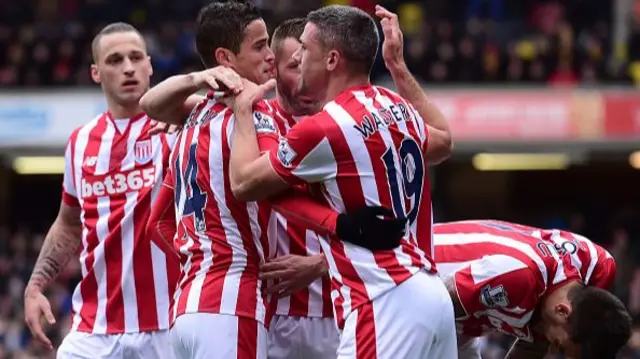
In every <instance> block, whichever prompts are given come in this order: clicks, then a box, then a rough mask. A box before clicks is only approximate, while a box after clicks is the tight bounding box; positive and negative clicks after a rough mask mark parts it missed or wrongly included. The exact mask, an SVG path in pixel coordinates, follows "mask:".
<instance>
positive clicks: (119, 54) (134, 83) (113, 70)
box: [91, 31, 153, 106]
mask: <svg viewBox="0 0 640 359" xmlns="http://www.w3.org/2000/svg"><path fill="white" fill-rule="evenodd" d="M96 57H97V58H96V59H95V60H96V63H95V64H93V65H92V66H91V77H92V78H93V81H95V82H96V83H99V84H100V85H101V86H102V89H103V90H104V93H105V95H106V96H107V97H108V98H110V99H111V100H113V101H114V102H115V103H117V104H119V105H121V106H137V105H138V101H139V100H140V98H141V97H142V95H143V94H144V93H145V92H146V91H147V90H148V89H149V83H150V80H151V75H152V74H153V70H152V68H151V59H150V58H149V56H148V55H147V49H146V46H145V43H144V40H143V39H142V38H141V37H140V35H139V34H138V33H136V32H133V31H127V32H117V33H113V34H107V35H102V37H101V38H100V39H99V42H98V44H97V47H96Z"/></svg>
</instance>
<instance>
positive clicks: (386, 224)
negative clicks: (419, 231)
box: [336, 206, 407, 251]
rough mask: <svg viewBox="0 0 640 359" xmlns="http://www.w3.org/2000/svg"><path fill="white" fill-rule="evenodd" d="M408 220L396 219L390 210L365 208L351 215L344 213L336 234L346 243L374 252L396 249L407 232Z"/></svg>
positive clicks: (376, 207)
mask: <svg viewBox="0 0 640 359" xmlns="http://www.w3.org/2000/svg"><path fill="white" fill-rule="evenodd" d="M406 225H407V220H406V219H404V218H395V216H394V214H393V211H391V210H390V209H388V208H385V207H380V206H373V207H363V208H360V209H359V210H357V211H352V212H350V213H342V214H340V215H339V216H338V222H337V223H336V234H337V235H338V238H340V239H341V240H343V241H345V242H349V243H353V244H355V245H358V246H361V247H364V248H367V249H369V250H372V251H379V250H389V249H394V248H396V247H398V246H399V245H400V241H401V240H402V238H403V237H404V235H405V232H406Z"/></svg>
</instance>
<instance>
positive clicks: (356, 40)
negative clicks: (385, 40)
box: [307, 5, 380, 74]
mask: <svg viewBox="0 0 640 359" xmlns="http://www.w3.org/2000/svg"><path fill="white" fill-rule="evenodd" d="M307 21H308V22H310V23H312V24H314V25H315V26H316V27H317V28H318V33H319V36H318V40H319V41H320V42H321V44H322V45H324V46H325V47H327V48H333V49H336V50H338V51H339V52H340V53H341V55H342V57H344V58H345V59H347V61H348V62H349V63H350V69H351V70H352V71H359V72H363V73H367V74H368V73H369V72H371V68H372V66H373V62H374V61H375V59H376V55H377V54H378V47H379V46H380V34H379V33H378V28H377V26H376V23H375V21H373V18H371V16H369V15H368V14H367V13H366V12H364V11H362V10H360V9H358V8H355V7H351V6H343V5H331V6H325V7H323V8H320V9H318V10H315V11H312V12H310V13H309V15H307Z"/></svg>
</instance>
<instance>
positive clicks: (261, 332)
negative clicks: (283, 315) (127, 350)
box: [171, 313, 267, 359]
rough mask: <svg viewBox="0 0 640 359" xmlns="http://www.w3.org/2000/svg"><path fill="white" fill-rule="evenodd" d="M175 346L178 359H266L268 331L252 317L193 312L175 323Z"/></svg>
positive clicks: (173, 329) (172, 338) (180, 317)
mask: <svg viewBox="0 0 640 359" xmlns="http://www.w3.org/2000/svg"><path fill="white" fill-rule="evenodd" d="M171 344H172V345H173V350H174V352H175V356H176V358H177V359H266V358H267V329H266V328H265V327H264V325H263V324H262V323H260V322H258V321H257V320H255V319H251V318H246V317H237V316H234V315H226V314H214V313H189V314H183V315H181V316H179V317H178V318H177V319H176V322H175V323H174V324H173V327H172V328H171Z"/></svg>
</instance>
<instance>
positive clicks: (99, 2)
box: [0, 0, 640, 359]
mask: <svg viewBox="0 0 640 359" xmlns="http://www.w3.org/2000/svg"><path fill="white" fill-rule="evenodd" d="M206 2H207V1H203V0H190V1H174V0H22V1H15V0H0V48H2V49H4V51H2V53H0V89H2V91H3V93H5V94H6V93H12V92H15V91H28V90H32V89H33V90H37V91H39V92H43V91H44V92H45V93H46V91H48V90H49V89H54V90H57V89H58V88H60V87H65V88H68V89H74V88H76V87H78V86H92V85H93V84H92V83H91V79H90V77H89V71H88V69H89V66H90V64H91V62H92V58H91V51H90V43H91V40H92V38H93V36H94V34H95V33H96V32H97V31H99V30H100V29H101V28H102V27H103V26H104V25H105V24H107V23H109V22H113V21H126V22H130V23H132V24H133V25H135V26H136V27H137V28H138V29H139V30H140V31H141V32H142V34H143V35H144V37H145V40H146V42H147V45H148V47H149V52H150V55H151V57H152V60H153V66H154V72H155V74H154V78H153V80H154V82H158V81H160V80H162V79H163V78H165V77H167V76H170V75H173V74H178V73H184V72H187V71H194V70H199V69H201V64H200V61H199V59H198V57H197V54H196V53H195V47H194V41H193V37H194V34H193V20H194V19H195V15H196V14H197V11H198V9H199V8H200V7H201V6H202V5H203V4H204V3H206ZM256 3H257V4H259V6H260V7H261V8H262V9H263V14H264V17H265V19H266V21H267V23H268V25H269V27H270V28H271V29H273V28H274V27H275V26H277V24H278V23H279V22H280V21H282V20H284V19H287V18H290V17H295V16H304V15H305V14H306V13H307V12H308V11H310V10H313V9H315V8H318V7H319V6H322V5H326V4H332V3H339V4H351V5H354V6H358V7H361V8H363V9H365V10H367V11H371V10H372V9H373V6H374V5H375V3H380V4H382V5H384V6H386V7H388V8H389V9H391V10H392V11H395V12H397V13H398V14H399V17H400V22H401V26H402V29H403V31H404V34H405V40H406V43H405V57H406V59H407V62H408V64H409V67H410V69H411V70H412V72H413V73H414V74H415V75H416V76H417V77H418V78H419V79H420V80H421V81H422V82H423V83H424V84H426V85H428V86H430V87H435V88H437V89H439V88H449V87H453V88H459V87H465V86H473V87H474V88H477V87H478V86H486V87H487V88H492V89H505V88H511V87H512V86H516V87H522V86H529V87H535V88H547V87H561V88H566V87H573V86H580V87H585V88H600V87H603V86H616V87H622V88H625V89H627V91H633V90H632V89H633V87H634V86H635V85H638V84H640V22H638V18H640V17H639V16H638V14H640V1H636V0H564V1H543V0H518V1H515V0H511V1H507V0H424V1H417V0H413V1H378V2H376V1H373V0H350V1H349V0H343V1H338V0H335V1H316V0H305V1H294V0H257V1H256ZM386 79H387V75H386V73H385V69H384V65H383V64H382V63H381V62H378V63H377V64H376V65H375V69H374V81H377V82H384V81H385V80H386ZM508 86H509V87H508ZM87 121H88V119H87ZM0 125H1V122H0ZM463 161H464V162H465V163H466V164H464V165H460V166H466V167H469V168H470V166H469V165H468V162H469V159H468V158H466V160H463ZM603 161H604V162H601V165H599V167H596V169H595V170H594V169H592V170H588V171H583V172H580V173H578V174H574V175H572V176H571V177H568V178H564V179H563V180H562V181H564V182H563V183H565V184H564V185H563V187H562V189H560V190H559V192H562V191H566V192H567V193H569V192H570V193H571V194H570V195H567V196H564V197H562V198H559V199H558V196H557V195H556V199H555V200H546V199H544V198H543V197H544V196H545V192H544V187H545V182H544V181H545V180H544V177H541V176H539V177H536V178H538V179H537V180H536V179H532V178H531V177H528V178H527V179H522V178H521V179H519V180H518V181H517V182H518V183H529V184H532V183H533V184H534V185H536V184H537V187H536V188H535V189H533V192H534V193H529V195H530V196H529V197H527V196H526V195H520V193H522V192H528V191H529V190H528V189H526V188H523V186H522V185H517V186H515V187H512V188H511V190H510V191H511V193H513V194H512V195H510V196H512V197H515V198H511V199H509V200H508V202H509V203H510V205H508V206H507V205H505V204H504V203H503V205H504V206H503V207H505V208H508V210H502V211H499V210H495V211H494V210H492V209H491V208H489V207H491V206H486V205H485V204H477V203H475V204H474V201H478V200H481V199H485V200H486V199H487V198H488V199H489V200H490V198H491V195H490V194H488V195H484V196H480V195H478V196H476V195H475V194H473V195H470V194H469V193H470V190H469V191H466V192H465V194H464V198H465V200H467V201H469V203H470V205H469V207H466V205H463V206H462V207H465V208H482V209H481V210H475V212H474V211H473V210H472V209H469V210H467V211H465V210H464V209H461V208H460V207H461V206H457V207H456V205H454V204H452V203H451V201H450V200H449V198H450V196H447V195H438V194H437V192H438V188H442V186H444V187H445V188H446V189H447V190H448V191H449V192H456V191H457V190H455V188H459V187H460V185H456V186H457V187H455V186H454V187H451V185H450V184H446V183H443V182H446V180H442V179H441V178H447V177H446V176H447V174H452V173H456V174H457V176H458V177H460V176H461V175H460V173H466V172H465V171H470V169H469V168H466V167H465V168H463V169H457V168H455V169H452V168H448V167H446V166H445V167H444V169H443V170H442V171H443V173H444V174H443V175H442V177H437V178H436V180H435V184H434V191H435V192H436V194H434V201H435V207H436V213H437V216H438V218H437V219H438V220H439V221H446V220H456V219H461V218H469V217H476V218H481V217H489V216H498V215H502V217H501V218H503V219H510V220H517V221H521V222H523V223H527V224H531V225H538V226H543V227H554V228H562V229H569V230H572V231H575V232H578V233H582V234H584V235H586V236H588V237H589V238H591V239H592V240H594V241H595V242H597V243H600V244H601V245H603V246H604V247H605V248H607V249H608V250H609V251H610V253H611V254H612V255H613V256H614V257H615V258H616V260H617V263H618V278H617V281H616V285H615V288H614V292H615V293H616V295H618V296H619V297H620V298H621V299H622V300H623V301H624V302H625V303H626V304H627V305H628V307H629V310H630V311H631V313H632V314H633V315H634V317H639V316H640V263H639V262H638V259H637V258H640V257H639V256H638V254H639V250H640V246H639V244H640V226H639V225H638V224H639V223H640V218H639V213H638V211H637V205H636V206H634V205H633V203H631V204H629V200H630V199H633V198H634V197H633V196H634V195H633V194H631V193H628V192H627V194H625V191H634V187H633V185H629V183H632V182H633V181H632V180H629V178H631V177H630V176H632V174H629V172H624V171H619V170H611V171H612V173H613V172H616V171H617V172H616V173H617V174H611V175H610V176H609V175H606V174H603V171H604V173H606V171H609V170H610V168H609V167H607V165H606V163H608V160H607V159H604V160H603ZM602 163H605V164H604V165H603V164H602ZM452 166H453V165H452ZM603 166H604V167H603ZM436 171H438V170H436ZM594 171H595V172H594ZM14 175H15V174H10V176H14ZM594 177H597V178H598V179H597V180H594V179H593V178H594ZM623 177H624V178H626V179H627V180H626V181H624V183H625V184H622V185H620V184H619V183H620V181H619V179H620V178H623ZM12 178H13V179H12V180H10V181H13V183H15V182H18V181H20V182H22V180H16V179H15V177H12ZM483 178H485V179H487V181H491V180H492V178H493V179H495V177H491V176H489V177H483ZM635 178H637V177H635ZM60 179H61V177H60V176H53V177H51V178H48V179H46V180H45V181H46V182H47V183H48V184H47V185H46V186H45V185H42V184H40V182H37V181H34V182H32V184H33V185H34V186H36V187H41V189H40V190H39V191H38V190H37V189H34V188H36V187H30V188H28V189H24V190H22V191H23V192H19V193H18V194H16V193H13V197H12V198H13V199H12V202H11V203H13V204H12V205H11V206H14V207H11V208H9V212H10V214H9V215H8V216H6V218H8V220H7V222H8V223H2V222H1V221H0V358H11V359H26V358H48V357H51V358H53V357H54V354H52V353H47V352H45V351H43V350H42V349H41V348H40V347H39V346H38V345H37V344H36V343H34V342H33V341H32V340H31V338H30V335H29V333H28V330H27V328H26V326H25V325H24V323H23V312H22V309H21V308H22V303H23V299H22V294H23V289H24V285H25V283H26V281H27V280H28V277H29V275H30V272H31V269H32V267H33V264H34V262H35V260H36V257H37V254H38V251H39V249H40V246H41V245H42V241H43V238H44V233H45V231H46V229H47V228H48V226H49V225H50V223H51V221H52V220H53V218H54V216H55V210H56V207H57V205H58V203H59V202H58V201H59V192H57V191H56V188H59V184H60ZM2 181H3V179H2V175H1V173H0V182H2ZM6 181H7V180H5V182H6ZM582 181H586V182H588V184H589V185H586V184H583V185H576V186H577V187H575V188H574V187H573V185H574V184H576V183H577V182H582ZM609 181H610V182H609ZM29 183H31V182H29ZM476 183H478V182H476ZM635 183H636V185H637V182H635ZM22 185H23V187H24V186H25V184H24V183H22ZM56 186H58V187H56ZM439 186H440V187H439ZM498 186H499V185H498ZM581 186H582V187H581ZM599 186H604V187H607V188H609V189H610V190H611V191H609V192H606V193H605V194H603V195H600V196H599V197H598V196H597V194H594V192H595V191H594V190H593V188H601V187H599ZM616 186H618V188H617V189H615V188H611V187H616ZM620 186H622V188H620ZM625 186H626V187H625ZM629 186H630V187H629ZM42 188H46V189H47V190H42ZM493 191H495V189H494V190H493ZM536 191H537V192H536ZM0 195H1V194H0ZM547 195H549V196H554V195H553V194H549V193H547ZM609 195H611V196H617V197H615V199H609V197H608V196H609ZM594 197H595V199H594ZM16 198H17V199H16ZM532 198H535V201H534V200H532ZM611 198H613V197H611ZM635 198H637V196H636V197H635ZM501 201H503V202H504V200H501ZM34 207H39V208H40V209H39V212H38V210H36V209H34ZM42 208H44V209H42ZM34 211H36V212H34ZM79 277H80V268H79V265H78V264H77V263H76V261H74V262H73V263H72V264H71V265H70V266H69V268H67V270H66V271H65V272H64V273H63V274H62V275H61V276H60V278H59V279H58V281H57V282H56V284H55V285H54V286H53V287H52V288H51V290H50V291H49V298H51V302H52V306H53V309H54V313H55V314H56V318H57V323H56V325H55V326H53V327H51V328H50V330H49V335H50V336H51V338H52V339H53V340H54V342H55V343H59V341H60V340H61V339H62V337H63V336H64V335H65V333H66V330H67V329H68V327H69V313H70V308H71V305H70V293H71V291H72V290H73V288H74V286H75V283H76V282H77V280H78V279H79ZM639 318H640V317H639ZM509 343H510V339H509V338H505V337H502V336H500V335H494V336H491V337H489V338H487V339H486V341H485V349H484V358H486V359H498V358H503V357H504V354H505V348H507V347H508V344H509ZM621 358H629V359H631V358H640V332H638V333H635V334H634V336H633V337H632V339H631V341H630V343H629V347H628V348H627V349H625V352H624V354H623V355H622V356H621Z"/></svg>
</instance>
